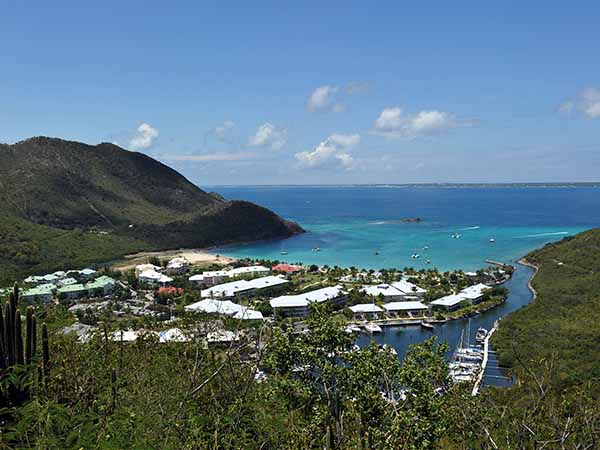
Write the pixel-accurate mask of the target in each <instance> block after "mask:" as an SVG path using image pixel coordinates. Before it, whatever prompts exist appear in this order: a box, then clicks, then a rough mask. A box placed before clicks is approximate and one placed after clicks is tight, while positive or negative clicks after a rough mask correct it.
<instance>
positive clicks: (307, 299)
mask: <svg viewBox="0 0 600 450" xmlns="http://www.w3.org/2000/svg"><path fill="white" fill-rule="evenodd" d="M341 294H342V286H340V285H338V286H331V287H325V288H322V289H317V290H315V291H310V292H305V293H304V294H297V295H282V296H281V297H276V298H273V299H271V301H270V302H269V303H270V304H271V307H273V308H293V307H299V306H308V304H309V303H314V302H317V303H322V302H324V301H327V300H331V299H334V298H336V297H339V296H340V295H341Z"/></svg>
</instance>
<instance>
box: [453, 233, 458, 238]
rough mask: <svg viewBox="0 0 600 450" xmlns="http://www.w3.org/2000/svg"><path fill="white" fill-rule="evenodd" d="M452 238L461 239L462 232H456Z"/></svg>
mask: <svg viewBox="0 0 600 450" xmlns="http://www.w3.org/2000/svg"><path fill="white" fill-rule="evenodd" d="M452 239H460V233H454V234H453V235H452Z"/></svg>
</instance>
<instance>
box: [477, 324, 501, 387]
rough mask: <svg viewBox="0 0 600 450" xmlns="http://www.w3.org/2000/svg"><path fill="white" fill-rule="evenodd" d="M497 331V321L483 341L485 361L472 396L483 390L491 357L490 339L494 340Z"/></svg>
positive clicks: (482, 363)
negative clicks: (484, 378) (484, 377)
mask: <svg viewBox="0 0 600 450" xmlns="http://www.w3.org/2000/svg"><path fill="white" fill-rule="evenodd" d="M497 329H498V321H496V323H494V328H492V329H491V330H490V332H489V333H488V334H487V336H486V337H485V340H484V341H483V361H482V362H481V369H480V370H479V373H478V374H477V378H476V380H475V384H474V385H473V391H472V392H471V395H477V394H478V393H479V389H480V388H481V383H482V382H483V376H484V374H485V369H486V367H487V364H488V357H489V353H490V339H491V338H492V335H493V334H494V332H495V331H496V330H497Z"/></svg>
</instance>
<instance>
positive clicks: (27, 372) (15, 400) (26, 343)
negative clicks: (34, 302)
mask: <svg viewBox="0 0 600 450" xmlns="http://www.w3.org/2000/svg"><path fill="white" fill-rule="evenodd" d="M21 321H22V318H21V311H20V309H19V289H18V287H17V286H16V285H15V288H14V290H13V292H11V293H10V298H9V300H8V301H7V302H6V304H5V306H4V312H3V311H2V308H1V307H0V401H1V402H2V405H3V407H11V406H18V405H20V404H22V403H24V402H26V401H27V400H29V399H30V398H31V397H32V396H34V395H36V392H37V391H38V390H39V388H40V385H41V384H42V383H45V382H46V381H47V378H48V370H49V367H50V366H49V358H50V352H49V347H48V329H47V327H46V324H45V323H44V324H42V333H41V342H42V351H41V359H40V355H38V339H37V323H36V317H35V315H34V311H33V308H32V307H31V306H30V307H28V308H27V315H26V319H25V339H23V331H22V325H21ZM3 413H4V411H3V410H2V409H0V420H1V417H2V415H3Z"/></svg>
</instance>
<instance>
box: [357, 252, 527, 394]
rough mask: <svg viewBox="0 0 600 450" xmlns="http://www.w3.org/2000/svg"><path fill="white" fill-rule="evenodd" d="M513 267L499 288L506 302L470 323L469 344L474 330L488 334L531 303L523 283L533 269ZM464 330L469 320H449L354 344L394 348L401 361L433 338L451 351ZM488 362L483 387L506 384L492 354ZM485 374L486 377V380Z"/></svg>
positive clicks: (386, 331) (389, 330) (392, 330)
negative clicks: (503, 290) (505, 290)
mask: <svg viewBox="0 0 600 450" xmlns="http://www.w3.org/2000/svg"><path fill="white" fill-rule="evenodd" d="M513 264H514V265H515V266H516V268H517V269H516V270H515V272H514V274H513V276H512V278H511V279H510V280H509V281H507V282H506V283H504V285H503V286H504V287H506V288H508V290H509V295H508V299H507V300H506V302H504V303H503V304H502V305H500V306H498V307H496V308H493V309H491V310H489V311H486V312H484V313H482V314H480V315H478V316H475V317H472V318H471V319H470V329H471V333H470V335H471V336H470V338H471V339H470V341H471V344H475V333H476V332H477V328H479V327H483V328H486V329H488V330H490V329H491V328H492V327H493V325H494V322H495V321H496V320H498V319H500V318H502V317H504V316H506V315H507V314H509V313H511V312H513V311H515V310H517V309H519V308H521V307H522V306H524V305H526V304H528V303H530V302H531V301H532V299H533V295H532V293H531V291H530V290H529V288H528V286H527V283H528V281H529V279H530V278H531V276H532V275H533V269H532V268H530V267H527V266H523V265H521V264H518V263H516V262H513ZM468 327H469V319H459V320H453V321H450V322H446V323H444V324H441V325H436V326H435V329H433V330H431V331H430V330H426V329H424V328H422V327H421V326H419V325H411V326H389V327H383V333H381V334H377V335H368V334H365V333H361V334H360V336H359V337H358V340H357V344H358V345H359V346H361V347H363V346H366V345H368V344H369V343H370V342H372V341H374V342H377V343H378V344H388V345H390V346H392V347H394V348H395V349H396V351H397V352H398V357H399V358H401V359H403V358H404V356H405V355H406V352H407V351H408V348H409V346H410V345H411V344H417V343H419V342H423V341H424V340H425V339H427V338H429V337H431V336H432V335H434V334H435V335H436V336H437V337H438V339H439V341H440V342H447V343H448V345H449V346H450V350H454V349H455V348H456V346H457V345H458V343H459V341H460V336H461V333H462V332H463V331H464V333H465V339H466V335H467V328H468ZM491 358H492V361H491V367H490V369H489V370H488V371H486V378H485V379H484V384H493V385H506V384H510V382H509V381H507V380H505V379H504V378H501V377H504V375H505V374H504V373H503V371H502V370H500V369H495V368H494V367H495V366H497V363H495V354H492V355H491ZM488 374H489V375H490V376H487V375H488ZM496 377H498V378H496Z"/></svg>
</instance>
